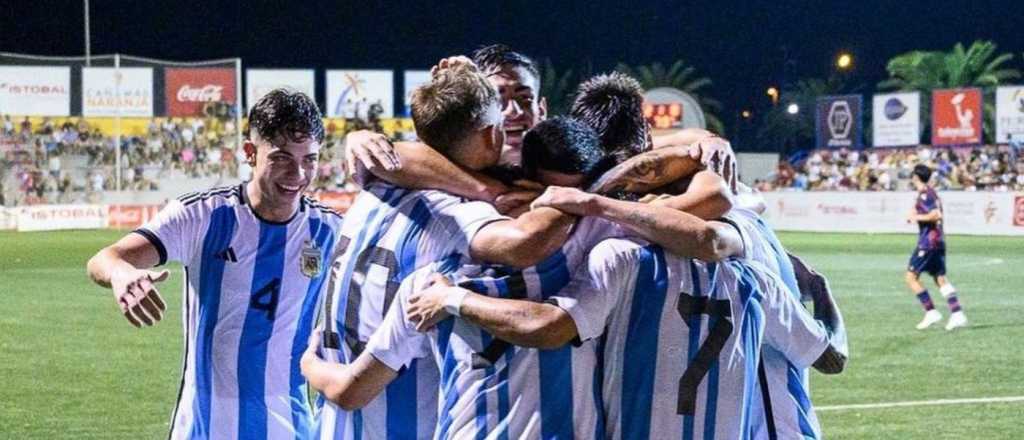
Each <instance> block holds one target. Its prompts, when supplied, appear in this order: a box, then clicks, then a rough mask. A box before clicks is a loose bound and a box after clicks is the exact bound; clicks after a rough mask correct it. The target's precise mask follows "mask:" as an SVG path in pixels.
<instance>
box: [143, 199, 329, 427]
mask: <svg viewBox="0 0 1024 440" xmlns="http://www.w3.org/2000/svg"><path fill="white" fill-rule="evenodd" d="M341 222H342V219H341V216H339V215H338V214H337V213H335V212H334V211H331V210H329V209H327V208H324V207H322V206H321V205H319V204H317V203H316V202H315V201H312V200H310V199H307V198H305V197H303V199H302V201H301V203H300V208H299V210H298V211H297V212H296V214H295V216H294V217H292V219H291V220H289V221H287V222H283V223H275V222H270V221H265V220H262V219H260V218H259V217H257V216H256V214H255V213H254V212H253V210H252V209H251V208H250V206H249V205H248V203H247V202H246V196H245V187H244V186H237V187H227V188H219V189H213V190H210V191H208V192H205V193H193V194H187V195H184V196H182V197H180V198H178V199H177V200H172V201H171V202H170V203H168V204H167V206H165V207H164V209H163V210H161V211H160V213H159V214H158V215H157V216H156V217H155V218H154V219H153V220H151V221H150V222H149V223H147V224H145V225H144V226H143V227H141V228H140V229H138V230H136V232H137V233H139V234H141V235H143V236H145V237H146V238H147V239H149V241H150V242H151V243H152V244H153V245H154V247H156V249H157V251H158V253H159V255H160V263H161V264H163V263H165V262H167V261H178V262H181V263H182V265H184V270H185V289H184V295H183V298H184V300H183V305H182V309H183V315H184V317H183V319H182V323H183V327H184V334H185V348H184V367H183V372H182V381H181V388H180V390H179V394H178V401H177V404H176V405H175V408H174V415H173V416H172V420H171V434H170V438H172V439H260V440H263V439H308V438H311V437H312V422H313V420H312V409H311V408H310V405H309V404H308V399H307V393H306V387H305V384H306V382H305V379H304V378H303V377H302V374H301V373H300V370H299V359H300V358H301V356H302V353H303V351H304V350H305V349H306V342H307V340H308V338H309V334H310V331H311V330H312V328H313V325H314V318H315V313H316V306H317V303H318V301H319V299H320V295H321V291H322V290H323V288H322V287H323V286H324V284H325V282H324V280H325V279H326V278H327V268H328V262H329V261H330V258H331V255H332V253H333V250H334V248H335V244H336V243H337V240H338V232H339V231H340V229H341Z"/></svg>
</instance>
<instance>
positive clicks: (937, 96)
mask: <svg viewBox="0 0 1024 440" xmlns="http://www.w3.org/2000/svg"><path fill="white" fill-rule="evenodd" d="M980 143H981V90H980V89H952V90H935V91H932V144H933V145H963V144H980Z"/></svg>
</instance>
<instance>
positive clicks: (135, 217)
mask: <svg viewBox="0 0 1024 440" xmlns="http://www.w3.org/2000/svg"><path fill="white" fill-rule="evenodd" d="M160 208H161V206H160V205H88V204H81V205H33V206H20V207H15V208H0V230H17V231H56V230H61V229H104V228H119V229H135V228H137V227H139V226H142V225H143V224H144V223H146V222H147V221H149V219H151V218H153V217H154V216H156V214H157V212H160Z"/></svg>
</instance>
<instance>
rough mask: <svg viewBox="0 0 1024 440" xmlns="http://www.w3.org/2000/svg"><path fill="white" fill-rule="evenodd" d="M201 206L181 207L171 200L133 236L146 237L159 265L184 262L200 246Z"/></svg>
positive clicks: (180, 204) (192, 204) (194, 204)
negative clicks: (154, 251)
mask: <svg viewBox="0 0 1024 440" xmlns="http://www.w3.org/2000/svg"><path fill="white" fill-rule="evenodd" d="M201 209H202V203H191V204H189V205H185V204H184V203H182V202H181V201H180V200H177V199H175V200H171V201H170V202H169V203H168V204H167V205H166V206H164V208H163V209H161V210H160V212H159V213H158V214H157V215H156V217H153V218H152V219H150V220H149V222H147V223H146V224H145V225H142V227H140V228H138V229H136V230H135V231H133V232H135V233H137V234H139V235H142V236H143V237H146V239H147V240H149V242H150V243H151V244H152V245H153V247H155V248H156V251H157V253H158V254H159V255H160V262H159V263H158V266H159V265H163V264H165V263H167V262H168V261H179V262H186V261H187V260H188V259H189V258H190V257H191V255H192V254H193V251H194V249H195V248H194V247H195V246H196V245H197V243H201V242H202V240H201V239H200V233H201V232H200V228H201V225H202V222H203V215H202V212H201Z"/></svg>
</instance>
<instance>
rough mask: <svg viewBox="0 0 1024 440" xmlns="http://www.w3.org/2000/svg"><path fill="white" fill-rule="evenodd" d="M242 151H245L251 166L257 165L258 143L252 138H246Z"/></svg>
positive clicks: (246, 158)
mask: <svg viewBox="0 0 1024 440" xmlns="http://www.w3.org/2000/svg"><path fill="white" fill-rule="evenodd" d="M242 151H244V152H245V160H246V162H248V163H249V166H256V144H254V143H253V142H252V140H251V139H246V140H245V142H244V143H242Z"/></svg>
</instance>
